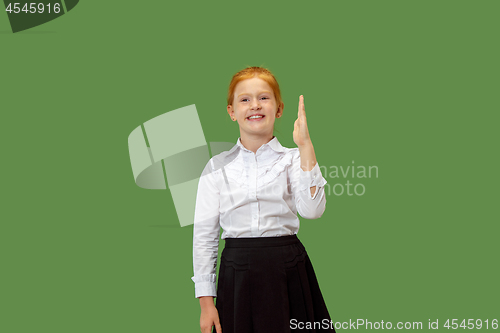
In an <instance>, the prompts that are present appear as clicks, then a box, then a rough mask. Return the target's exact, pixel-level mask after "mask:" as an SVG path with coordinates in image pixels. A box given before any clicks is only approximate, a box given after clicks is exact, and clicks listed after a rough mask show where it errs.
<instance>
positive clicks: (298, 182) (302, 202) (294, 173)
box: [291, 149, 326, 219]
mask: <svg viewBox="0 0 500 333" xmlns="http://www.w3.org/2000/svg"><path fill="white" fill-rule="evenodd" d="M291 179H292V191H293V193H294V196H295V205H296V207H297V211H298V213H299V214H300V216H302V217H303V218H305V219H317V218H319V217H321V215H323V213H324V212H325V208H326V197H325V189H324V186H325V184H326V179H325V178H323V175H322V174H321V170H320V169H319V165H318V163H317V162H316V165H315V166H314V168H313V169H312V170H310V171H304V170H302V168H301V167H300V153H299V151H298V149H297V151H296V154H294V157H293V160H292V169H291ZM313 186H316V191H315V192H314V195H313V196H312V197H311V190H310V188H311V187H313Z"/></svg>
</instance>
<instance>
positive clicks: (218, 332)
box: [215, 322, 222, 333]
mask: <svg viewBox="0 0 500 333" xmlns="http://www.w3.org/2000/svg"><path fill="white" fill-rule="evenodd" d="M215 330H216V331H217V333H222V327H221V326H220V324H219V323H218V322H217V324H215Z"/></svg>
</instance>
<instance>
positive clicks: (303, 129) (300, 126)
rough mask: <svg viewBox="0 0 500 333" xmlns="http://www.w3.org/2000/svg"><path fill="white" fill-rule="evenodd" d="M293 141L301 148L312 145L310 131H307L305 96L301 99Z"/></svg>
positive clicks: (294, 126)
mask: <svg viewBox="0 0 500 333" xmlns="http://www.w3.org/2000/svg"><path fill="white" fill-rule="evenodd" d="M293 141H294V142H295V144H296V145H297V147H299V148H301V147H304V146H307V145H310V144H311V138H310V137H309V130H308V129H307V121H306V110H305V107H304V95H300V97H299V112H298V117H297V120H295V124H294V125H293Z"/></svg>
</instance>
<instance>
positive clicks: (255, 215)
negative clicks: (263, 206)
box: [248, 155, 259, 237]
mask: <svg viewBox="0 0 500 333" xmlns="http://www.w3.org/2000/svg"><path fill="white" fill-rule="evenodd" d="M250 161H251V163H250V171H249V176H250V177H249V180H250V184H249V185H250V186H249V189H248V197H249V199H250V201H251V204H250V207H251V214H252V222H251V227H250V230H251V232H252V236H255V237H256V236H259V203H258V202H257V196H256V192H257V158H256V156H255V155H253V156H252V157H251V158H250Z"/></svg>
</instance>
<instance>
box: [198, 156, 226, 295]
mask: <svg viewBox="0 0 500 333" xmlns="http://www.w3.org/2000/svg"><path fill="white" fill-rule="evenodd" d="M212 162H213V161H212V160H210V161H209V162H208V164H207V165H206V167H205V170H204V171H203V173H202V176H201V177H200V181H199V183H198V193H197V195H196V207H195V214H194V215H195V217H194V228H193V270H194V276H193V277H192V278H191V279H192V280H193V282H194V283H195V297H201V296H213V297H216V296H217V293H216V281H217V278H216V268H217V254H218V248H219V234H220V223H219V222H220V221H219V202H220V199H219V194H220V192H219V189H218V187H217V184H216V181H215V177H214V172H213V164H212Z"/></svg>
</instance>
